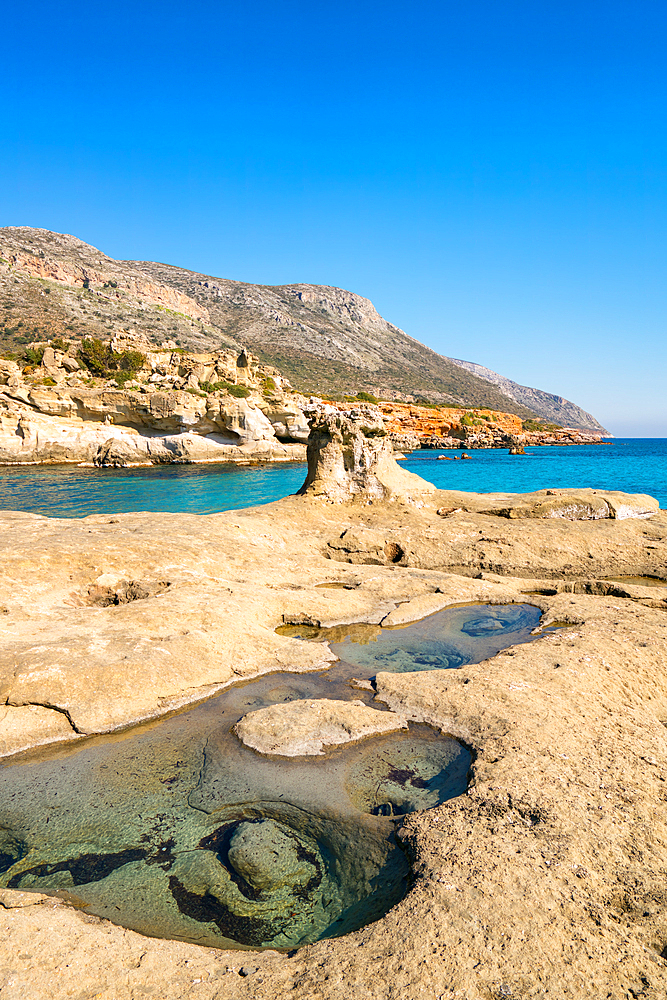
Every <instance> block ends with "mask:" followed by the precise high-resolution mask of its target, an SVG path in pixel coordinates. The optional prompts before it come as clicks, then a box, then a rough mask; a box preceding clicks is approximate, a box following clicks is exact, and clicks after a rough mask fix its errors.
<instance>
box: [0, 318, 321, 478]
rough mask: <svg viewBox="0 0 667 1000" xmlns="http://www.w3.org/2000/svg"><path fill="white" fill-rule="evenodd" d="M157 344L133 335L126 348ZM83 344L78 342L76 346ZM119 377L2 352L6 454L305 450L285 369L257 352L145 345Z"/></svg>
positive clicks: (1, 443) (196, 458) (9, 458)
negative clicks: (29, 362) (27, 361)
mask: <svg viewBox="0 0 667 1000" xmlns="http://www.w3.org/2000/svg"><path fill="white" fill-rule="evenodd" d="M128 345H129V346H134V347H135V348H137V347H141V346H144V347H145V346H147V345H145V344H142V342H141V341H139V340H137V339H134V340H131V339H128V338H125V340H122V341H121V340H119V339H117V340H116V342H115V348H116V351H115V355H114V352H113V351H112V352H111V354H112V356H116V357H121V358H122V357H123V356H124V354H123V352H122V348H124V347H127V346H128ZM74 346H76V345H74ZM132 356H133V357H134V356H136V357H137V358H141V359H142V361H141V362H138V363H141V364H142V367H141V368H140V369H139V370H137V371H136V372H134V373H132V374H133V377H132V378H131V379H128V380H127V381H125V383H124V385H122V386H121V385H118V384H117V382H116V381H115V380H114V379H104V378H99V377H98V378H95V377H90V372H87V371H84V370H83V369H82V368H81V367H80V365H79V363H78V362H77V361H76V358H75V357H74V356H73V355H72V354H71V353H66V352H64V351H59V350H54V349H53V348H50V347H49V348H47V349H46V350H45V351H44V354H43V357H42V361H41V364H40V365H38V367H37V368H36V369H30V368H29V367H26V368H24V369H23V370H22V369H21V368H20V366H19V365H18V364H16V363H15V362H10V361H0V382H4V385H0V463H4V464H26V463H35V462H40V463H41V462H77V463H90V464H95V465H137V464H147V463H157V462H206V461H233V462H240V463H245V462H251V461H280V460H290V459H291V460H295V459H297V460H299V459H301V460H302V459H303V458H304V456H305V442H306V440H307V437H308V425H307V423H306V421H305V419H304V416H303V413H302V411H301V409H300V407H299V405H298V404H297V403H296V402H295V401H294V400H293V399H292V394H291V393H290V392H289V387H288V385H287V384H286V383H284V380H282V379H281V377H280V375H279V373H278V372H276V371H274V370H273V369H268V368H266V366H262V365H259V364H258V363H257V362H256V360H255V359H254V358H253V357H252V355H249V354H247V353H246V352H242V353H241V354H240V355H239V356H238V357H236V356H235V355H234V354H231V353H229V352H218V353H212V354H189V355H188V354H180V353H175V352H170V351H167V352H150V351H147V352H146V354H141V352H140V351H135V353H134V355H132Z"/></svg>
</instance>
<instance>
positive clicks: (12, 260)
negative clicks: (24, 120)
mask: <svg viewBox="0 0 667 1000" xmlns="http://www.w3.org/2000/svg"><path fill="white" fill-rule="evenodd" d="M3 262H4V266H3ZM120 333H123V334H130V335H138V336H141V337H145V338H146V339H147V340H148V341H149V342H151V343H153V344H155V345H156V346H158V345H159V346H163V347H170V348H177V347H182V348H188V349H189V350H192V351H199V352H202V351H203V352H210V351H216V350H220V349H232V350H236V351H240V350H241V349H242V348H243V347H245V346H247V347H249V348H251V349H252V352H253V353H254V354H255V355H256V356H257V357H258V358H259V359H260V361H262V362H264V363H265V364H270V365H272V366H274V367H276V368H278V369H279V370H280V371H281V372H282V373H283V374H284V375H285V376H286V377H287V378H288V379H289V380H290V381H291V383H292V385H293V386H294V388H295V389H297V390H298V391H300V392H303V393H305V394H310V393H316V394H320V395H327V396H334V397H335V396H338V397H342V396H343V395H345V394H352V395H356V393H358V392H366V393H370V394H372V395H375V396H378V397H381V398H383V399H389V400H404V401H407V402H430V403H440V404H443V405H445V406H456V407H461V406H463V407H485V408H488V409H493V410H498V411H503V412H508V413H513V414H515V415H517V416H519V417H521V418H522V419H527V418H531V417H532V418H534V417H538V418H546V419H549V420H554V419H555V418H554V416H553V412H552V411H553V406H552V407H551V409H549V408H548V407H547V408H545V405H543V404H544V399H543V398H542V397H547V398H548V399H549V400H553V399H556V398H558V397H551V396H549V394H547V393H541V392H539V390H530V389H526V390H525V392H527V393H533V394H534V396H533V397H530V398H528V396H524V397H522V396H521V395H520V394H519V393H518V392H517V389H518V388H521V387H517V386H516V384H515V383H512V382H511V381H510V380H506V381H507V383H508V384H507V386H505V385H504V384H502V385H501V384H497V383H496V382H495V381H494V380H493V379H492V378H490V377H487V375H486V374H484V373H486V372H487V370H486V369H482V370H481V373H478V372H476V371H474V370H469V369H470V367H471V366H469V365H467V363H461V362H457V361H454V360H453V359H451V358H447V357H444V356H443V355H440V354H437V353H436V352H435V351H432V350H430V348H428V347H425V346H424V345H423V344H420V343H419V342H418V341H416V340H414V339H413V338H412V337H409V336H408V335H407V334H405V333H404V332H403V331H402V330H399V329H398V327H395V326H393V325H392V324H391V323H388V322H387V321H386V320H384V319H383V318H382V317H381V316H380V315H379V314H378V312H377V311H376V310H375V308H374V307H373V305H372V303H371V302H369V301H368V299H364V298H362V297H361V296H359V295H355V294H354V293H352V292H347V291H344V290H342V289H339V288H331V287H328V286H320V285H282V286H265V285H252V284H248V283H245V282H240V281H230V280H228V279H224V278H213V277H211V276H210V275H205V274H198V273H196V272H192V271H187V270H185V269H183V268H178V267H172V266H171V265H168V264H160V263H155V262H146V261H116V260H113V259H112V258H110V257H107V256H106V255H105V254H103V253H101V252H100V251H99V250H97V249H95V248H94V247H92V246H89V245H88V244H86V243H83V242H82V241H81V240H79V239H76V238H75V237H73V236H65V235H61V234H58V233H52V232H50V231H48V230H44V229H32V228H28V227H6V228H4V229H0V350H4V351H5V352H7V351H9V352H11V351H12V350H16V349H17V348H19V347H20V345H23V344H30V343H31V342H34V341H43V340H46V339H52V338H54V337H78V338H81V337H84V336H87V337H89V336H96V337H100V338H107V339H108V338H109V337H112V336H114V335H118V334H120ZM475 367H476V366H474V365H473V366H472V368H473V369H474V368H475ZM480 374H481V377H480ZM490 374H491V375H493V374H494V373H490ZM496 378H498V379H501V378H502V377H501V376H496ZM524 388H525V387H524ZM510 390H511V391H510ZM561 403H562V404H563V406H564V407H569V408H570V409H569V410H567V415H568V416H569V415H570V414H572V416H573V417H574V419H575V422H574V423H573V422H572V421H570V420H568V422H569V423H571V424H572V426H580V427H581V426H583V427H589V428H590V427H595V428H596V429H598V428H600V425H599V424H597V422H596V421H595V420H594V418H592V417H591V416H590V415H589V414H586V413H585V412H584V411H583V410H581V409H580V408H579V407H577V406H575V405H574V404H568V403H567V401H565V400H562V401H561ZM561 409H562V410H563V413H565V412H566V410H565V409H563V407H562V408H561ZM558 422H559V423H562V422H563V421H562V420H559V421H558Z"/></svg>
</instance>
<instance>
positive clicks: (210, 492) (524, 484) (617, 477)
mask: <svg viewBox="0 0 667 1000" xmlns="http://www.w3.org/2000/svg"><path fill="white" fill-rule="evenodd" d="M467 454H469V455H470V456H471V457H470V461H464V460H461V458H460V456H461V452H460V451H453V450H444V451H431V450H428V451H426V450H425V451H416V452H413V454H411V455H408V456H407V457H406V459H405V460H404V461H401V465H402V466H403V468H406V469H409V470H410V471H411V472H416V473H417V475H419V476H421V477H422V478H424V479H427V480H429V482H431V483H433V484H434V485H435V486H437V487H438V488H439V489H445V490H464V491H466V492H468V491H470V492H473V493H529V492H532V491H533V490H539V489H549V488H557V489H562V488H567V487H592V488H593V489H606V490H621V491H623V492H625V493H648V494H650V495H651V496H653V497H655V498H656V499H657V500H658V501H659V503H660V506H661V507H667V438H611V439H606V440H605V442H604V443H603V444H599V445H575V446H569V447H543V448H538V447H533V448H530V447H529V448H526V454H525V455H510V454H509V453H508V450H507V449H505V448H491V449H483V450H482V449H480V450H472V451H469V452H467ZM441 457H444V458H445V459H450V461H441V460H440V458H441ZM305 475H306V465H305V462H279V463H271V464H269V463H267V464H262V465H254V466H237V465H230V464H223V463H220V464H211V465H209V464H206V465H163V466H148V467H145V468H143V467H142V468H135V469H93V468H82V467H79V466H72V465H42V466H40V465H29V466H5V467H0V509H2V510H21V511H28V512H31V513H34V514H43V515H46V516H47V517H86V516H87V515H89V514H116V513H123V512H129V511H171V512H188V513H191V514H212V513H215V512H218V511H223V510H239V509H241V508H243V507H254V506H256V505H257V504H263V503H269V502H270V501H272V500H279V499H281V498H282V497H285V496H289V495H290V494H292V493H296V492H297V490H298V489H299V487H300V486H301V485H302V483H303V481H304V479H305Z"/></svg>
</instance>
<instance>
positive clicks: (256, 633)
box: [0, 491, 667, 1000]
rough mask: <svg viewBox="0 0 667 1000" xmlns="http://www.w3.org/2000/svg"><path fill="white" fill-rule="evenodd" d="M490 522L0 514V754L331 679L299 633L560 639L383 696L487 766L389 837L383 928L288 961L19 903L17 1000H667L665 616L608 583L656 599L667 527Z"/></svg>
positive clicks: (464, 517)
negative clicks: (522, 623) (507, 634)
mask: <svg viewBox="0 0 667 1000" xmlns="http://www.w3.org/2000/svg"><path fill="white" fill-rule="evenodd" d="M504 502H505V506H507V498H506V497H505V498H504ZM517 502H518V503H521V502H525V503H533V502H534V498H531V499H526V498H524V499H523V500H520V499H517ZM638 503H639V506H640V507H641V505H642V504H643V503H644V501H639V502H638ZM502 505H503V498H501V497H493V496H471V495H465V494H460V493H459V494H455V493H445V492H442V491H436V492H435V493H433V494H432V495H428V494H423V495H422V496H421V498H420V499H419V500H418V501H417V500H415V501H414V502H408V500H407V499H406V498H405V496H404V497H402V498H400V497H399V499H396V500H394V501H393V502H392V501H385V502H373V503H371V504H369V503H368V502H367V499H365V500H364V501H363V502H357V503H333V504H332V503H328V502H327V500H326V499H324V500H323V499H317V498H315V497H310V496H306V497H302V498H289V499H287V500H285V501H281V502H279V503H276V504H270V505H267V506H265V507H262V508H259V509H255V510H246V511H241V512H229V513H227V514H221V515H212V516H208V517H195V516H189V515H168V514H159V515H155V514H126V515H116V516H113V517H92V518H86V519H83V520H79V521H65V520H56V519H47V518H42V517H37V516H32V515H26V514H15V513H14V514H12V513H10V512H4V513H2V514H1V515H0V544H1V545H2V560H3V575H2V580H1V581H0V608H1V609H2V615H1V620H0V629H1V631H0V654H1V658H0V703H3V709H2V711H3V712H4V715H3V717H2V718H0V736H1V738H2V740H3V741H4V744H3V745H4V747H5V750H4V752H5V753H6V754H7V753H11V752H12V750H20V749H22V748H24V747H26V746H28V745H32V746H37V745H38V744H39V743H40V742H43V741H44V740H45V739H52V740H54V741H58V740H61V739H62V737H63V735H67V737H68V738H69V739H71V740H81V739H83V738H84V737H83V735H82V734H84V733H100V732H105V731H108V730H111V729H113V728H116V727H120V726H123V725H127V724H128V723H131V722H133V721H136V720H138V719H142V718H147V717H152V716H157V715H160V714H162V713H164V712H166V711H169V710H170V709H171V708H173V707H176V706H178V705H182V704H186V703H188V702H192V701H195V700H197V699H199V698H202V697H205V696H206V695H207V694H209V693H210V692H211V691H214V690H217V689H219V688H220V687H221V686H223V685H225V684H227V683H230V682H232V681H238V680H239V679H242V678H243V677H249V676H253V675H256V674H258V673H261V672H265V671H269V670H285V669H287V670H311V669H313V668H314V667H326V665H327V664H328V663H330V662H331V657H332V654H331V652H330V650H329V649H328V647H327V645H326V643H321V642H309V641H299V640H296V639H291V638H289V637H288V636H286V635H280V634H276V632H275V629H276V627H277V626H278V625H280V624H281V623H283V622H294V621H300V622H306V623H310V624H314V625H331V626H334V625H343V624H346V623H350V622H360V621H366V622H372V623H379V622H381V621H383V620H384V621H386V622H387V624H389V623H392V622H393V623H394V624H400V623H401V622H406V621H408V620H414V619H415V617H420V616H421V615H424V614H429V613H432V612H433V611H435V610H437V609H438V608H439V607H442V606H447V605H452V604H460V603H466V602H475V601H480V602H496V603H506V602H517V603H525V602H529V603H532V604H534V605H536V606H537V607H539V608H540V609H541V610H542V611H543V612H544V618H543V621H542V624H543V626H544V625H546V624H548V623H549V622H559V623H562V624H563V625H564V627H563V628H561V629H558V630H557V631H554V632H545V633H544V634H543V635H542V637H541V638H540V639H538V640H537V641H535V642H533V643H531V644H529V645H521V646H515V647H511V648H509V649H507V650H505V651H504V652H502V653H500V654H499V655H497V656H495V657H493V658H492V659H489V660H486V661H484V662H483V663H479V664H472V665H465V666H462V667H461V668H459V669H456V670H441V671H437V670H436V671H425V672H417V673H405V674H387V673H379V674H378V675H377V677H376V679H375V688H376V697H377V699H378V702H379V703H382V705H384V706H386V707H388V708H389V709H390V710H391V711H392V712H395V713H397V714H398V715H401V716H405V717H407V718H409V719H414V720H420V721H426V722H430V723H431V724H432V725H434V726H436V727H438V728H440V729H441V730H442V731H443V732H445V733H449V734H451V735H453V736H455V737H458V738H459V739H461V740H463V741H464V742H465V743H466V744H467V746H469V747H470V749H471V750H472V751H473V755H474V763H473V766H472V772H471V782H470V786H469V789H468V792H467V794H465V795H462V796H459V797H458V798H454V799H451V800H450V801H448V802H446V803H445V804H444V805H442V806H439V807H438V808H436V809H432V810H429V811H427V812H423V813H415V814H412V815H410V816H408V817H406V818H404V819H402V820H400V821H399V822H398V826H397V829H398V836H399V838H400V839H401V841H402V842H403V844H404V845H405V849H406V851H407V852H408V856H409V858H410V859H411V862H412V867H413V873H414V882H413V884H412V887H411V888H410V891H409V892H408V894H407V896H406V897H405V898H404V899H403V900H402V901H401V902H400V903H399V904H398V905H396V906H395V907H394V908H393V909H392V910H391V911H390V912H389V913H388V914H387V915H386V916H385V917H383V918H382V919H381V920H379V921H377V922H376V923H374V924H371V925H369V926H367V927H365V928H363V929H361V930H359V931H357V932H355V933H353V934H350V935H347V936H346V937H343V938H338V939H329V940H323V941H320V942H318V943H316V944H314V945H311V946H308V947H306V948H303V949H301V950H298V951H296V952H291V953H290V954H289V955H279V954H277V953H275V952H265V953H257V952H248V951H221V950H218V949H206V948H200V947H196V946H194V945H188V944H183V943H179V942H174V941H162V940H154V939H149V938H144V937H141V936H140V935H138V934H136V933H133V932H131V931H128V930H125V929H123V928H121V927H116V926H114V925H112V924H110V923H108V922H106V921H102V920H99V919H97V918H95V917H90V916H88V915H86V914H85V913H83V912H81V911H80V910H78V909H77V908H76V900H72V901H71V902H70V903H69V904H67V903H65V902H64V901H63V900H54V899H52V898H49V897H45V896H43V895H40V894H35V895H34V896H31V894H29V893H14V892H11V891H8V890H3V892H2V894H1V895H0V995H1V996H2V1000H5V997H7V998H8V1000H15V998H16V1000H18V998H19V997H20V998H24V997H31V998H32V997H35V998H42V997H44V998H46V997H49V998H54V1000H61V998H63V1000H64V998H66V997H76V998H80V1000H84V998H90V1000H92V998H93V997H97V998H98V1000H138V998H143V997H145V996H158V997H160V998H165V1000H172V998H174V1000H175V998H180V997H186V996H187V997H188V998H190V997H192V998H195V1000H232V998H236V997H238V998H244V997H253V998H258V997H267V998H269V997H270V998H283V997H285V998H287V997H291V998H295V1000H306V998H308V1000H316V998H318V1000H338V998H341V1000H348V998H350V1000H352V998H353V997H354V998H355V1000H356V998H357V997H360V996H364V997H371V998H374V1000H375V998H377V1000H385V998H386V1000H399V998H400V1000H405V998H410V1000H412V998H415V1000H416V998H421V997H431V998H434V997H437V998H439V1000H445V998H446V1000H450V998H451V1000H453V998H455V997H457V998H458V997H464V998H466V1000H468V998H470V1000H478V998H479V1000H500V998H506V997H510V998H542V997H553V998H554V1000H556V998H557V1000H561V998H565V997H568V998H580V997H591V998H593V997H595V998H599V997H605V998H612V1000H621V998H627V997H646V998H658V997H664V995H665V993H666V992H667V959H666V958H665V956H667V921H666V919H665V912H666V911H665V898H666V895H665V872H666V871H667V792H665V788H666V785H665V782H666V781H667V743H666V741H665V723H666V722H667V675H666V673H665V663H666V662H667V614H666V612H667V600H666V599H665V597H667V594H665V595H663V592H662V591H661V590H660V589H659V588H656V587H652V588H649V587H644V586H642V585H641V584H639V585H635V584H623V583H622V582H614V581H613V579H612V580H610V579H609V578H618V577H619V576H633V577H641V576H644V575H651V576H655V577H661V576H662V577H663V578H667V514H665V513H664V512H662V511H660V512H658V513H655V514H654V515H653V516H649V517H648V518H643V517H638V518H637V517H631V518H626V519H618V518H611V517H605V518H600V519H592V520H589V519H586V520H569V519H566V518H562V517H546V518H541V517H528V518H509V517H507V516H504V515H500V516H499V515H498V513H493V514H489V513H484V512H483V511H485V510H487V511H488V510H489V509H492V508H499V507H501V506H502ZM629 506H632V505H631V504H630V505H629ZM443 508H446V509H450V510H452V511H455V512H453V513H450V514H448V515H446V516H443V515H442V514H438V513H437V511H438V510H442V509H443ZM633 509H635V510H636V509H637V508H636V507H635V508H633ZM329 582H331V583H336V584H340V583H341V582H342V583H345V584H346V585H347V586H348V587H349V588H350V589H343V588H341V587H340V586H337V587H336V588H330V589H329V588H324V587H321V586H320V585H321V584H323V583H329ZM116 601H117V602H118V603H116ZM401 609H402V610H401ZM392 615H393V616H394V617H393V618H392V617H389V618H388V617H387V616H392ZM348 704H349V703H348ZM30 706H33V710H32V711H31V710H30ZM36 709H39V711H37V710H36ZM368 711H371V712H372V711H373V710H372V709H369V710H368ZM379 714H384V716H385V717H386V718H388V717H389V716H388V713H379ZM56 717H57V718H56ZM63 720H65V722H66V723H67V726H69V727H70V728H69V733H67V734H64V733H63V729H62V726H63ZM35 753H36V754H37V755H39V754H43V753H44V750H43V749H42V750H38V751H35ZM23 757H24V759H25V760H26V762H29V760H30V759H31V755H30V753H29V752H27V751H24V752H23Z"/></svg>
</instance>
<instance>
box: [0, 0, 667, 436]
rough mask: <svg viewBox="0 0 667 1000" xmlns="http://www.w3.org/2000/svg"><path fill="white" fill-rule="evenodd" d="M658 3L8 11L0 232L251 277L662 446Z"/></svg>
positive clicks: (662, 13)
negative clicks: (349, 312)
mask: <svg viewBox="0 0 667 1000" xmlns="http://www.w3.org/2000/svg"><path fill="white" fill-rule="evenodd" d="M666 32H667V6H666V5H665V3H664V0H663V2H653V0H641V2H637V0H631V2H615V0H605V2H587V0H577V2H573V0H570V2H568V0H557V2H555V0H554V2H552V0H529V2H524V0H502V2H500V0H465V2H461V0H456V2H450V0H439V2H419V0H412V2H411V3H406V2H404V3H397V2H393V0H384V2H382V3H375V2H365V0H355V2H354V3H350V2H348V0H336V2H335V3H333V2H330V3H327V2H324V3H322V2H320V3H313V2H312V0H311V2H300V0H299V2H290V0H283V2H278V3H276V2H273V3H265V2H259V0H246V2H245V3H243V4H238V3H237V4H230V3H225V2H217V3H203V2H198V0H193V2H190V3H187V4H186V3H178V4H177V3H173V2H170V0H162V2H160V3H156V2H153V0H142V2H140V3H137V2H136V0H134V2H133V3H128V2H126V0H120V2H116V3H113V4H109V3H104V4H100V3H96V2H93V3H86V4H83V3H82V4H75V3H71V2H68V0H64V2H63V3H61V4H53V3H48V4H47V3H44V2H42V0H34V2H33V3H32V4H31V5H30V6H29V7H22V6H21V5H19V4H14V5H9V4H7V5H5V7H4V10H3V18H2V30H1V34H0V51H1V54H2V63H1V65H2V106H1V109H0V117H1V119H2V128H1V131H0V141H1V147H0V148H1V153H0V224H1V225H32V226H40V227H43V228H47V229H54V230H57V231H60V232H68V233H74V234H75V235H77V236H79V237H81V238H82V239H84V240H86V241H87V242H89V243H92V244H94V245H96V246H98V247H100V248H101V249H102V250H104V251H105V252H107V253H109V254H111V256H114V257H120V258H144V259H153V260H162V261H167V262H169V263H174V264H180V265H183V266H185V267H191V268H194V269H197V270H201V271H205V272H208V273H212V274H215V275H221V276H224V277H229V278H239V279H243V280H246V281H255V282H263V283H268V284H280V283H285V282H294V281H305V282H314V283H323V284H330V285H339V286H341V287H344V288H349V289H352V290H353V291H355V292H359V293H360V294H362V295H366V296H368V297H369V298H370V299H372V301H373V302H374V303H375V305H376V306H377V308H378V309H379V311H380V312H381V313H382V314H383V315H384V316H385V317H386V318H387V319H389V320H391V321H392V322H394V323H396V324H397V325H399V326H401V327H402V328H403V329H404V330H406V331H407V332H408V333H409V334H411V335H412V336H414V337H417V338H418V339H419V340H422V341H423V342H425V343H427V344H429V345H430V346H431V347H433V348H435V349H436V350H438V351H441V352H442V353H444V354H449V355H452V356H454V357H460V358H465V359H468V360H472V361H477V362H479V363H481V364H484V365H487V366H488V367H490V368H494V369H495V370H497V371H500V372H502V373H503V374H506V375H508V376H510V377H511V378H514V379H516V380H517V381H519V382H523V383H526V384H528V385H534V386H538V387H539V388H543V389H547V390H549V391H551V392H558V393H560V394H562V395H564V396H567V397H569V398H571V399H574V400H575V401H576V402H578V403H580V404H581V405H582V406H584V407H586V408H587V409H589V410H591V411H592V412H593V413H594V414H595V415H596V416H597V417H598V418H599V419H600V420H602V422H603V423H605V424H606V426H607V427H609V428H610V429H611V430H612V432H614V433H616V434H626V435H637V436H643V435H652V436H667V391H666V385H665V382H666V375H667V371H666V368H667V366H666V364H665V362H666V357H667V346H666V344H667V337H665V325H666V317H667V282H666V281H665V262H666V254H665V251H666V249H667V247H666V243H667V192H666V187H665V174H666V161H665V153H666V146H667V143H666V134H665V118H666V115H667V100H666V98H667V94H666V90H667V88H666V82H667V58H666Z"/></svg>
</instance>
